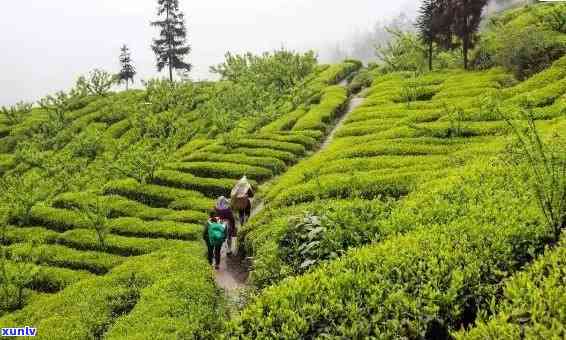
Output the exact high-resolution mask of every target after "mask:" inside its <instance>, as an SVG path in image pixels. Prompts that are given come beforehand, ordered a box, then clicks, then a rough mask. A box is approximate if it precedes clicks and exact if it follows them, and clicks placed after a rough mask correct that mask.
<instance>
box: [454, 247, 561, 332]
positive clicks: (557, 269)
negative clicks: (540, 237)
mask: <svg viewBox="0 0 566 340" xmlns="http://www.w3.org/2000/svg"><path fill="white" fill-rule="evenodd" d="M565 259H566V248H565V247H564V241H562V242H561V243H560V244H559V245H558V246H557V247H556V249H547V250H546V252H545V254H544V255H542V256H541V257H540V258H539V259H537V260H536V261H535V262H534V263H533V264H531V265H530V266H529V267H528V268H526V270H525V271H523V272H520V273H517V274H516V275H514V276H513V277H512V278H511V279H510V280H508V281H507V282H506V283H505V287H504V291H503V298H502V301H498V304H497V306H496V307H494V309H495V310H494V311H493V312H495V313H496V314H495V315H493V316H492V317H490V318H489V319H488V320H481V319H480V320H479V321H477V322H476V325H475V326H474V327H473V328H472V329H471V330H469V331H468V332H463V331H461V332H459V333H456V338H457V339H486V338H497V339H518V338H525V339H536V338H539V339H543V338H544V339H552V338H559V337H560V336H562V335H564V334H565V332H566V329H565V328H564V325H565V324H566V320H565V319H564V313H563V308H564V305H565V303H566V301H565V297H566V292H565V287H566V285H565V283H566V282H564V278H565V277H566V275H565V272H564V271H565V268H566V262H565Z"/></svg>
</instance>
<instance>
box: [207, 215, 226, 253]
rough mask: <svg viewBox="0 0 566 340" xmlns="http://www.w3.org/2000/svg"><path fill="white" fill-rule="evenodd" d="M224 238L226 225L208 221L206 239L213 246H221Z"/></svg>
mask: <svg viewBox="0 0 566 340" xmlns="http://www.w3.org/2000/svg"><path fill="white" fill-rule="evenodd" d="M225 239H226V225H224V223H220V222H211V221H208V241H209V242H210V245H211V246H213V247H217V246H221V245H222V243H224V240H225Z"/></svg>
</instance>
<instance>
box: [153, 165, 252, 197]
mask: <svg viewBox="0 0 566 340" xmlns="http://www.w3.org/2000/svg"><path fill="white" fill-rule="evenodd" d="M154 183H155V184H158V185H163V186H172V187H176V188H183V189H188V190H195V191H200V192H202V193H203V194H204V195H205V196H207V197H212V198H214V197H219V196H226V195H227V194H229V193H230V191H231V190H232V187H233V186H234V185H235V184H236V183H235V180H233V179H227V178H202V177H196V176H193V175H191V174H187V173H182V172H178V171H172V170H160V171H158V172H157V173H156V174H155V180H154ZM254 185H255V182H254Z"/></svg>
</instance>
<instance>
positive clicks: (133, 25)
mask: <svg viewBox="0 0 566 340" xmlns="http://www.w3.org/2000/svg"><path fill="white" fill-rule="evenodd" d="M494 1H495V0H494ZM498 1H500V2H501V1H502V2H509V1H515V0H498ZM516 1H521V0H516ZM180 4H181V9H182V10H183V11H184V13H185V15H186V19H187V28H188V41H189V43H190V44H191V46H192V52H191V54H190V55H189V56H188V58H187V59H186V60H187V61H189V62H190V63H192V64H193V71H192V72H191V78H192V79H194V80H200V79H210V77H211V75H210V73H209V67H210V66H211V65H215V64H218V63H220V62H222V61H223V59H224V54H225V53H226V52H227V51H231V52H235V53H241V52H246V51H251V52H254V53H260V52H263V51H269V50H273V49H277V48H281V47H284V48H287V49H293V50H297V51H306V50H309V49H313V50H315V51H316V52H317V53H318V54H319V60H321V61H322V62H332V61H338V60H340V59H343V58H345V57H355V58H358V59H361V60H363V61H366V62H367V61H371V60H374V59H375V54H374V50H375V47H374V46H375V44H376V43H378V42H380V41H381V40H386V39H387V37H388V35H387V34H386V33H385V31H384V29H383V27H384V26H386V25H389V24H391V23H392V22H394V23H395V24H396V25H401V26H404V27H407V28H410V27H411V21H412V20H413V19H414V17H415V16H416V14H417V10H418V7H419V5H420V0H405V1H399V0H380V1H376V0H352V1H328V0H326V1H325V0H246V1H230V0H207V1H185V0H181V1H180ZM494 6H495V5H494ZM155 12H156V1H155V0H120V1H116V0H97V1H87V0H49V1H45V0H18V1H12V2H8V3H6V4H3V6H2V12H1V13H0V32H2V33H1V34H0V44H1V45H2V46H3V49H2V54H1V55H0V105H9V104H14V103H16V102H17V101H20V100H25V101H35V100H38V99H39V98H41V97H43V96H45V95H47V94H50V93H54V92H56V91H59V90H66V89H69V88H70V87H72V86H73V84H74V82H75V80H76V79H77V78H78V77H79V76H80V75H82V74H86V73H88V72H89V71H91V70H92V69H94V68H101V69H104V70H106V71H109V72H112V73H117V72H118V71H119V63H118V57H119V54H120V47H121V46H122V45H123V44H127V45H128V46H129V47H130V49H131V51H132V58H133V61H134V64H135V66H136V69H137V72H138V74H137V75H136V78H135V81H136V87H139V86H141V82H140V80H142V79H149V78H153V77H158V76H165V74H162V75H159V74H158V73H157V71H156V67H155V57H154V54H153V52H152V51H151V49H150V44H151V40H152V38H154V37H156V36H157V29H155V28H152V27H150V24H149V23H150V21H152V20H155V19H156V15H155V14H156V13H155Z"/></svg>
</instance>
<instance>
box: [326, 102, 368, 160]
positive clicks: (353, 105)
mask: <svg viewBox="0 0 566 340" xmlns="http://www.w3.org/2000/svg"><path fill="white" fill-rule="evenodd" d="M363 101H364V98H361V97H358V96H354V97H352V99H350V102H349V103H348V109H347V110H346V112H345V113H344V114H343V115H342V117H340V119H339V120H338V122H337V123H336V125H335V126H334V128H333V129H332V131H331V132H330V133H329V134H328V136H327V137H326V140H325V141H324V143H322V146H321V148H320V149H321V150H323V149H325V148H326V147H328V145H330V143H331V142H332V140H333V139H334V135H335V134H336V131H338V129H339V128H340V127H341V126H342V125H344V122H345V121H346V117H348V114H349V113H350V112H352V111H354V110H355V109H356V108H357V107H358V106H360V105H361V104H362V103H363Z"/></svg>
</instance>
